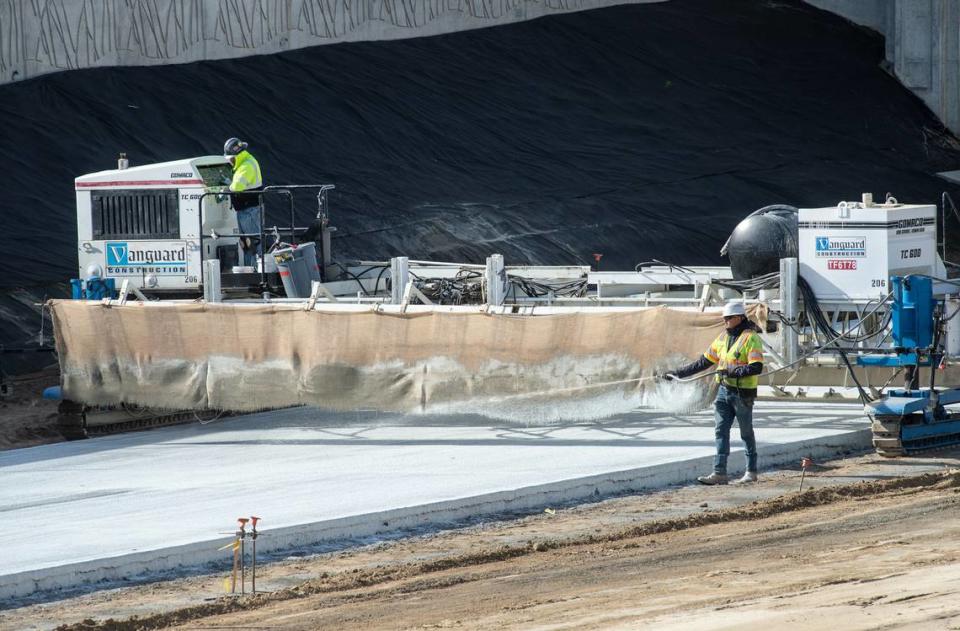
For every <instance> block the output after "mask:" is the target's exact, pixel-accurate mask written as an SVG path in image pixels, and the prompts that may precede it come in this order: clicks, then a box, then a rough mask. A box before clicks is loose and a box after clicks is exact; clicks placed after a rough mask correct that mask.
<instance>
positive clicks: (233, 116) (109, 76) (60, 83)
mask: <svg viewBox="0 0 960 631" xmlns="http://www.w3.org/2000/svg"><path fill="white" fill-rule="evenodd" d="M882 58H883V40H882V38H881V37H880V36H878V35H877V34H875V33H873V32H870V31H867V30H865V29H861V28H859V27H857V26H855V25H853V24H851V23H849V22H847V21H845V20H843V19H841V18H838V17H836V16H833V15H830V14H828V13H825V12H822V11H819V10H817V9H814V8H812V7H809V6H807V5H804V4H802V3H799V2H787V1H778V2H759V1H729V2H716V1H715V0H678V1H673V2H667V3H663V4H644V5H633V6H620V7H613V8H607V9H602V10H595V11H589V12H581V13H573V14H566V15H560V16H551V17H547V18H542V19H538V20H534V21H530V22H525V23H520V24H515V25H509V26H501V27H495V28H489V29H483V30H476V31H468V32H461V33H456V34H451V35H444V36H438V37H431V38H421V39H412V40H402V41H392V42H366V43H352V44H341V45H328V46H320V47H315V48H311V49H306V50H300V51H294V52H288V53H283V54H278V55H271V56H261V57H251V58H246V59H241V60H231V61H216V62H199V63H192V64H187V65H179V66H166V67H152V68H110V69H95V70H82V71H74V72H67V73H59V74H55V75H49V76H44V77H40V78H37V79H33V80H29V81H25V82H23V83H18V84H11V85H5V86H2V87H0V116H2V118H3V121H4V124H3V125H0V146H2V147H3V152H2V155H0V169H2V173H3V175H4V180H5V181H4V193H3V198H4V199H3V203H2V210H0V217H2V224H3V229H2V230H0V269H3V270H4V271H5V273H4V274H3V275H2V276H0V285H2V286H22V285H27V284H36V283H43V282H49V281H60V280H63V279H66V278H69V277H71V276H75V275H76V273H77V269H76V255H75V252H76V228H75V209H74V191H73V178H74V177H76V176H78V175H81V174H84V173H88V172H92V171H98V170H102V169H109V168H114V167H115V164H116V156H117V154H118V152H120V151H124V152H126V153H128V155H129V156H130V158H131V161H132V163H133V164H143V163H148V162H160V161H166V160H171V159H176V158H182V157H190V156H196V155H205V154H217V153H219V152H220V150H221V146H222V143H223V141H224V139H226V138H227V137H229V136H233V135H236V136H240V137H241V138H244V139H246V140H248V141H249V142H250V145H251V150H252V152H253V153H254V155H256V156H257V157H258V159H259V160H260V163H261V165H262V167H263V170H264V174H265V178H266V180H267V181H268V183H273V184H279V183H313V182H333V183H335V184H336V185H337V191H336V193H335V194H334V196H333V198H332V200H331V202H332V205H331V208H332V216H333V222H334V224H335V225H336V226H337V227H338V228H339V238H338V239H337V240H336V241H335V250H336V252H335V253H336V254H337V255H339V257H340V258H348V257H359V258H366V259H384V258H386V257H388V256H391V255H400V254H403V255H408V256H410V257H411V258H418V259H437V260H457V261H472V262H480V261H482V260H483V258H484V257H485V256H487V255H489V254H491V253H495V252H499V253H502V254H503V255H504V256H505V258H506V261H507V262H508V264H520V263H539V264H566V263H580V264H585V263H591V262H592V261H593V257H592V254H593V253H595V252H597V253H603V255H604V258H603V260H602V263H603V268H604V269H630V268H632V267H633V266H634V265H635V264H636V263H637V262H639V261H645V260H649V259H654V258H656V259H661V260H665V261H669V262H676V263H681V264H687V265H692V264H719V263H722V262H723V261H722V259H721V258H720V255H719V249H720V246H721V245H722V244H723V242H724V240H725V239H726V238H727V236H728V235H729V234H730V231H731V230H732V229H733V227H734V226H735V225H736V224H737V222H738V221H739V220H740V219H741V218H743V217H744V216H745V215H747V214H748V213H749V212H751V211H753V210H754V209H756V208H759V207H761V206H765V205H767V204H771V203H786V204H791V205H794V206H820V205H830V204H835V203H836V202H838V201H839V200H841V199H859V196H860V193H861V192H864V191H872V192H873V193H874V195H875V197H876V198H878V199H883V194H884V193H885V192H887V191H890V192H893V193H894V194H895V195H896V196H897V197H898V198H899V199H900V200H901V201H910V202H936V201H938V200H939V198H940V192H941V191H942V190H945V189H946V190H950V189H949V188H948V187H947V183H946V182H944V181H943V180H941V179H939V178H936V177H935V176H933V175H932V174H933V173H934V172H936V171H942V170H949V169H956V168H960V151H958V148H960V145H958V143H957V141H956V139H954V138H953V137H951V136H950V135H948V134H946V133H945V132H944V130H943V128H942V126H941V125H940V123H939V122H938V121H937V120H936V119H935V117H934V116H933V115H932V114H931V112H930V111H929V110H928V109H927V108H926V107H925V106H924V105H923V104H922V103H921V102H920V101H919V99H917V98H916V97H914V96H913V95H912V94H910V92H909V91H908V90H906V89H905V88H903V87H902V86H901V85H900V84H899V83H898V82H897V81H896V80H895V79H894V78H892V77H891V76H889V75H888V74H887V73H886V72H884V70H882V69H881V67H880V64H881V61H882ZM952 190H953V192H954V196H955V197H958V198H960V196H958V195H957V194H956V192H957V187H953V189H952ZM308 214H309V213H308ZM954 227H956V225H955V222H954ZM958 229H960V228H958Z"/></svg>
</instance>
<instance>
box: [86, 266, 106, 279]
mask: <svg viewBox="0 0 960 631" xmlns="http://www.w3.org/2000/svg"><path fill="white" fill-rule="evenodd" d="M87 278H103V268H102V267H100V265H98V264H97V263H91V264H90V265H87Z"/></svg>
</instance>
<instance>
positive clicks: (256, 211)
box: [237, 206, 263, 267]
mask: <svg viewBox="0 0 960 631" xmlns="http://www.w3.org/2000/svg"><path fill="white" fill-rule="evenodd" d="M237 223H238V224H239V226H240V232H241V233H245V234H257V235H259V234H260V207H259V206H254V207H253V208H245V209H243V210H238V211H237ZM250 240H251V241H252V242H253V245H252V246H251V247H250V248H247V249H244V250H243V264H244V265H247V266H251V267H256V265H257V254H263V245H262V244H261V243H260V237H250Z"/></svg>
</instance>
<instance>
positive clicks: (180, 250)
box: [106, 241, 187, 276]
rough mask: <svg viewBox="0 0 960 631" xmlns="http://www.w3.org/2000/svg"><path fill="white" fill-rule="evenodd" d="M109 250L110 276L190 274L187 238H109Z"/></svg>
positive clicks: (107, 248)
mask: <svg viewBox="0 0 960 631" xmlns="http://www.w3.org/2000/svg"><path fill="white" fill-rule="evenodd" d="M106 250H107V274H108V275H114V276H123V275H132V274H159V275H177V274H186V273H187V245H186V243H184V242H183V241H108V242H107V247H106Z"/></svg>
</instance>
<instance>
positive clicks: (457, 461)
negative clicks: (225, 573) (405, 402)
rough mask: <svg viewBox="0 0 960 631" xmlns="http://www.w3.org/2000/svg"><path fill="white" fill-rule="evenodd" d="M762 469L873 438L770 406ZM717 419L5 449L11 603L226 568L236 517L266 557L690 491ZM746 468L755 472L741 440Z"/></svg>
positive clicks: (110, 440)
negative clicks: (248, 521)
mask: <svg viewBox="0 0 960 631" xmlns="http://www.w3.org/2000/svg"><path fill="white" fill-rule="evenodd" d="M755 417H756V420H755V427H756V431H757V436H758V440H759V441H760V458H761V462H760V464H761V468H763V467H772V466H776V465H782V464H784V463H789V462H792V461H793V460H799V458H800V457H801V456H804V455H812V456H814V457H815V458H821V457H826V456H829V455H834V454H837V453H842V452H845V451H850V450H858V449H864V448H867V447H868V446H869V444H870V436H869V430H868V423H867V421H866V419H865V417H864V416H863V414H862V407H861V406H860V405H857V404H844V403H814V402H802V403H794V402H787V403H778V402H760V403H758V404H757V408H756V411H755ZM712 425H713V420H712V414H711V413H710V411H705V412H700V413H697V414H691V415H685V416H683V417H679V416H672V415H669V414H664V413H662V412H655V411H651V410H645V409H640V410H636V411H634V412H631V413H628V414H621V415H618V416H615V417H613V418H610V419H606V420H604V421H596V422H583V423H572V424H551V425H543V426H537V425H523V424H519V423H503V422H498V421H491V420H490V419H487V418H484V417H478V416H447V417H443V418H440V417H435V416H434V417H431V416H420V417H410V416H406V417H400V416H395V415H384V414H376V413H331V412H323V411H318V410H314V409H306V408H300V409H292V410H284V411H277V412H269V413H262V414H256V415H250V416H246V417H241V418H233V419H229V420H223V421H220V422H217V423H213V424H208V425H200V424H195V425H188V426H180V427H170V428H164V429H157V430H152V431H147V432H141V433H133V434H124V435H117V436H110V437H103V438H97V439H93V440H88V441H81V442H73V443H60V444H55V445H47V446H41V447H33V448H28V449H21V450H15V451H7V452H2V453H0V474H2V478H3V480H4V484H3V485H0V510H2V512H3V514H4V516H5V525H6V529H5V537H4V539H5V541H4V543H5V546H4V561H5V562H4V564H3V567H2V568H0V573H2V574H0V599H8V598H12V597H18V596H25V595H28V594H30V593H33V592H35V591H45V590H52V589H59V588H64V587H74V586H78V585H82V584H86V583H95V582H97V581H103V580H118V579H125V578H126V579H129V578H132V577H142V576H144V575H148V576H149V575H151V574H157V573H159V572H163V571H169V570H174V569H177V568H182V567H188V566H197V565H199V564H203V563H207V562H210V561H216V560H223V561H225V560H227V559H228V558H229V556H228V555H229V552H225V551H218V548H219V547H221V546H222V545H224V544H225V543H227V542H228V541H229V536H228V535H225V534H223V533H229V532H231V531H232V530H234V528H235V526H236V521H235V520H236V518H237V517H246V516H250V515H257V516H259V517H262V518H263V522H262V523H261V528H262V529H263V531H264V536H263V537H262V538H261V539H260V540H259V542H258V544H259V549H260V550H261V551H264V552H268V551H279V550H293V549H295V548H297V547H298V546H307V545H310V544H315V543H318V542H321V541H335V540H338V539H347V538H353V537H362V536H369V535H376V534H379V533H387V532H390V531H396V530H398V529H404V528H410V527H418V526H430V525H441V524H448V523H450V522H451V521H456V520H462V519H465V518H469V517H476V516H478V515H484V514H496V513H502V512H505V511H514V510H529V509H535V508H538V507H543V506H549V505H550V504H556V503H560V502H568V501H575V500H580V499H587V498H590V497H596V496H602V495H607V494H611V493H619V492H625V491H632V490H641V489H651V488H657V487H663V486H667V485H670V484H678V483H685V482H690V481H692V480H693V479H694V478H695V477H696V475H698V474H700V473H703V472H706V471H707V470H709V467H710V462H711V458H712V454H713V450H714V443H713V428H712ZM733 446H734V448H735V450H734V453H733V454H732V455H731V460H730V462H731V467H732V472H733V471H735V470H736V469H742V466H743V456H742V452H741V451H740V450H739V449H737V448H738V447H740V446H741V444H740V442H739V438H738V436H737V430H736V428H734V431H733Z"/></svg>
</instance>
